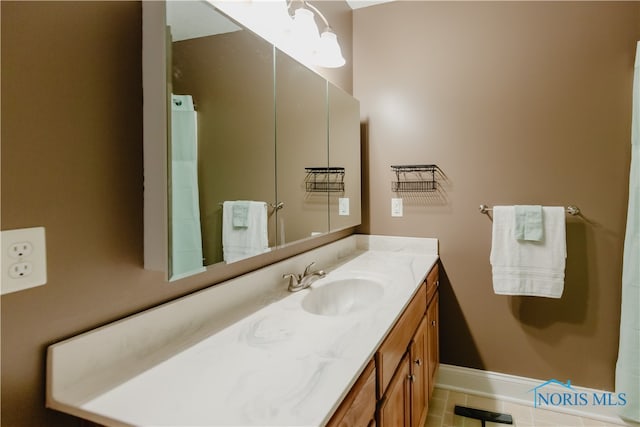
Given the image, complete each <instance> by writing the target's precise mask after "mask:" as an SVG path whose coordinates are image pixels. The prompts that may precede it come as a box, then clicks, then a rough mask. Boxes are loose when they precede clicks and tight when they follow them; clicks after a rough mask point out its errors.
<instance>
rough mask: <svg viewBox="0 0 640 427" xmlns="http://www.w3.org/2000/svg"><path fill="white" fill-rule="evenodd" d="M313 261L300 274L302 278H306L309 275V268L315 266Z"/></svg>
mask: <svg viewBox="0 0 640 427" xmlns="http://www.w3.org/2000/svg"><path fill="white" fill-rule="evenodd" d="M315 263H316V262H315V261H313V262H312V263H311V264H309V265H307V267H306V268H305V269H304V273H302V276H303V277H304V276H306V275H307V274H309V271H310V270H311V267H313V266H314V265H315Z"/></svg>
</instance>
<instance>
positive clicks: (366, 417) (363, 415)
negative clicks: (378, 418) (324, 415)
mask: <svg viewBox="0 0 640 427" xmlns="http://www.w3.org/2000/svg"><path fill="white" fill-rule="evenodd" d="M375 412H376V375H375V364H374V362H373V360H372V361H371V362H369V364H368V365H367V367H366V368H365V369H364V371H363V372H362V374H360V377H359V378H358V380H357V381H356V383H355V384H354V385H353V387H352V388H351V390H350V391H349V394H347V397H345V398H344V400H343V401H342V403H341V404H340V406H339V407H338V409H337V410H336V412H335V413H334V414H333V417H331V420H329V423H328V424H327V427H362V426H372V425H375V421H374V419H375Z"/></svg>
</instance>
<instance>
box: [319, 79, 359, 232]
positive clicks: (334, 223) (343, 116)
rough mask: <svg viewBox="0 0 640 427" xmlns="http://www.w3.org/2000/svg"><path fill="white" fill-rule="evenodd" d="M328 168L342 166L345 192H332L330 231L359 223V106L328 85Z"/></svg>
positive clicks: (353, 99)
mask: <svg viewBox="0 0 640 427" xmlns="http://www.w3.org/2000/svg"><path fill="white" fill-rule="evenodd" d="M327 94H328V103H329V166H330V167H332V168H333V167H343V168H344V177H343V182H344V186H343V191H331V192H329V229H330V230H331V231H336V230H340V229H343V228H346V227H353V226H356V225H359V224H360V221H361V212H360V208H361V207H360V103H359V102H358V100H357V99H355V98H354V97H352V96H351V95H349V94H348V93H346V92H345V91H343V90H342V89H340V88H339V87H337V86H335V85H333V84H331V83H329V86H328V92H327Z"/></svg>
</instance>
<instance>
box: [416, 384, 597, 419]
mask: <svg viewBox="0 0 640 427" xmlns="http://www.w3.org/2000/svg"><path fill="white" fill-rule="evenodd" d="M455 405H464V406H468V407H472V408H480V409H485V410H488V411H495V412H504V413H507V414H511V416H512V417H513V425H514V426H524V427H531V426H535V427H609V424H606V423H604V422H602V421H598V420H592V419H589V418H581V417H576V416H573V415H567V414H561V413H559V412H554V411H547V410H543V409H534V408H532V407H530V406H524V405H518V404H515V403H511V402H504V401H500V400H494V399H489V398H486V397H479V396H474V395H471V394H464V393H458V392H455V391H449V390H443V389H439V388H436V389H435V390H434V392H433V397H432V398H431V401H430V402H429V415H428V417H427V422H426V424H425V427H480V425H481V422H480V421H479V420H474V419H470V418H465V417H461V416H458V415H455V414H454V413H453V408H454V406H455ZM505 426H507V424H497V423H490V422H487V423H486V427H505Z"/></svg>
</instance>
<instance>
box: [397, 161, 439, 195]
mask: <svg viewBox="0 0 640 427" xmlns="http://www.w3.org/2000/svg"><path fill="white" fill-rule="evenodd" d="M391 170H392V171H393V172H394V173H395V174H396V180H395V181H392V182H391V191H393V192H394V193H426V192H431V191H436V190H437V189H438V182H437V180H436V172H439V171H440V168H439V167H438V166H437V165H400V166H391Z"/></svg>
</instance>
